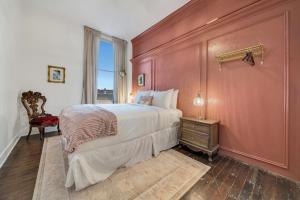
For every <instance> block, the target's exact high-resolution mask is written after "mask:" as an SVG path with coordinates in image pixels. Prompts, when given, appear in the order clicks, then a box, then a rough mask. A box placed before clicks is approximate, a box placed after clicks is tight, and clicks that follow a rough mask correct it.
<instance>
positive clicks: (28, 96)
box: [21, 91, 60, 140]
mask: <svg viewBox="0 0 300 200" xmlns="http://www.w3.org/2000/svg"><path fill="white" fill-rule="evenodd" d="M21 100H22V104H23V105H24V107H25V108H26V111H27V115H28V118H29V133H28V135H27V140H28V139H29V136H30V134H31V130H32V128H33V127H36V128H38V129H39V132H40V139H41V140H42V139H43V138H44V136H45V128H46V127H49V126H57V130H58V132H60V130H59V119H58V117H57V116H53V115H51V114H46V112H45V110H44V105H45V103H46V101H47V99H46V97H45V96H42V94H41V93H39V92H32V91H28V92H23V93H22V98H21Z"/></svg>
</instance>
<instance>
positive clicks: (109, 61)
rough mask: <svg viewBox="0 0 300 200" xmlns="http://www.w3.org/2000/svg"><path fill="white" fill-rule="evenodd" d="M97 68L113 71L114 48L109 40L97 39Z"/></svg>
mask: <svg viewBox="0 0 300 200" xmlns="http://www.w3.org/2000/svg"><path fill="white" fill-rule="evenodd" d="M99 47H100V49H99V51H98V62H97V68H98V69H101V70H107V71H114V48H113V44H112V42H111V41H106V40H99Z"/></svg>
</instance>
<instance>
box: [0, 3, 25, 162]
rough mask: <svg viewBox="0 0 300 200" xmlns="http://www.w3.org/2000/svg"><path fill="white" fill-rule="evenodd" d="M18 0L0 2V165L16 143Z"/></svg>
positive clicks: (19, 14)
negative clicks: (15, 72)
mask: <svg viewBox="0 0 300 200" xmlns="http://www.w3.org/2000/svg"><path fill="white" fill-rule="evenodd" d="M20 16H21V13H20V5H19V0H0V166H1V165H2V163H3V161H4V160H5V158H6V157H7V155H8V154H9V152H10V150H11V148H12V147H13V144H14V143H15V142H16V141H17V137H16V136H17V135H18V133H17V132H15V131H14V129H15V123H14V122H15V119H16V113H17V107H16V98H15V96H16V79H15V76H14V75H15V74H14V71H15V69H16V68H17V66H18V64H19V60H18V59H17V58H18V57H19V55H20V54H19V53H20V52H19V49H18V47H19V44H20V42H21V41H20V39H19V38H20V34H19V28H20V18H21V17H20Z"/></svg>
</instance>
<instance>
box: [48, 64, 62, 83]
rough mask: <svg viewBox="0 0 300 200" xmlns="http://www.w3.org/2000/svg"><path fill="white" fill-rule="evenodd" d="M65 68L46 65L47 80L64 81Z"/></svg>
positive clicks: (53, 81) (52, 81)
mask: <svg viewBox="0 0 300 200" xmlns="http://www.w3.org/2000/svg"><path fill="white" fill-rule="evenodd" d="M65 78H66V68H64V67H57V66H50V65H48V82H51V83H65Z"/></svg>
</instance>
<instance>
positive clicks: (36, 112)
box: [21, 91, 47, 120]
mask: <svg viewBox="0 0 300 200" xmlns="http://www.w3.org/2000/svg"><path fill="white" fill-rule="evenodd" d="M21 101H22V104H23V105H24V107H25V109H26V111H27V115H28V117H29V120H31V119H33V118H36V117H39V116H44V115H46V112H45V110H44V105H45V103H46V101H47V99H46V97H45V96H42V94H41V93H40V92H33V91H28V92H23V93H22V98H21Z"/></svg>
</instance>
